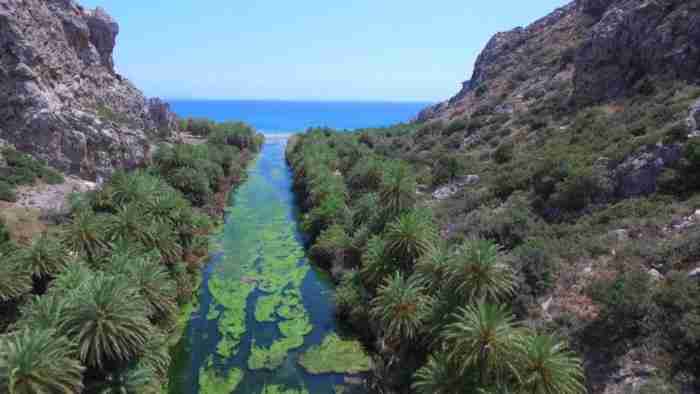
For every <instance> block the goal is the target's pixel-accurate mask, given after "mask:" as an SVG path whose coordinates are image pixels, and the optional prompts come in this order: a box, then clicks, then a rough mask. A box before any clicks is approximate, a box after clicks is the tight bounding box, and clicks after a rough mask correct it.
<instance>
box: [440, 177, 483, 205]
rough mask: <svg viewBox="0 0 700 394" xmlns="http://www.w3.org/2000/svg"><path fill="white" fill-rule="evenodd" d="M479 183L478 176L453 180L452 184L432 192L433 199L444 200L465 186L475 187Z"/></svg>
mask: <svg viewBox="0 0 700 394" xmlns="http://www.w3.org/2000/svg"><path fill="white" fill-rule="evenodd" d="M479 181H481V178H480V177H479V176H478V175H467V176H465V177H461V178H458V179H455V180H454V181H453V182H450V183H449V184H447V185H445V186H441V187H439V188H437V189H436V190H435V191H434V192H433V198H434V199H436V200H444V199H446V198H449V197H451V196H453V195H455V194H457V193H459V191H460V190H462V189H463V188H464V187H465V186H473V185H476V184H477V183H479Z"/></svg>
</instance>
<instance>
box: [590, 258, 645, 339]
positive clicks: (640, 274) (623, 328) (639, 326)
mask: <svg viewBox="0 0 700 394" xmlns="http://www.w3.org/2000/svg"><path fill="white" fill-rule="evenodd" d="M652 294H653V292H652V287H651V276H650V275H649V274H648V273H646V271H644V270H642V269H641V268H637V267H635V268H631V269H626V270H623V271H621V272H618V274H617V275H616V276H615V277H614V278H611V279H602V280H599V281H598V282H595V283H594V284H593V285H592V286H591V288H590V295H591V298H592V299H593V301H595V302H596V303H598V304H599V305H600V307H601V311H600V319H601V322H602V323H603V324H604V326H605V327H606V330H605V331H604V332H606V333H607V335H608V336H609V337H610V338H615V337H617V338H627V339H630V338H636V337H638V336H639V335H640V334H642V333H643V330H644V321H645V318H646V317H647V316H648V314H649V311H650V310H651V301H652Z"/></svg>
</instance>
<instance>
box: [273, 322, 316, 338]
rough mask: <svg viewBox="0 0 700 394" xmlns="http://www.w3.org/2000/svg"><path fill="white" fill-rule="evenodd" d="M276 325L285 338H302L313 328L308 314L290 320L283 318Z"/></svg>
mask: <svg viewBox="0 0 700 394" xmlns="http://www.w3.org/2000/svg"><path fill="white" fill-rule="evenodd" d="M277 326H278V327H279V329H280V332H281V333H282V335H284V336H285V337H287V338H295V337H302V338H303V337H304V336H306V335H309V334H310V333H311V330H313V326H312V325H311V322H310V321H309V317H308V316H303V317H299V318H296V319H292V320H285V321H282V322H279V323H278V324H277ZM302 342H303V339H302Z"/></svg>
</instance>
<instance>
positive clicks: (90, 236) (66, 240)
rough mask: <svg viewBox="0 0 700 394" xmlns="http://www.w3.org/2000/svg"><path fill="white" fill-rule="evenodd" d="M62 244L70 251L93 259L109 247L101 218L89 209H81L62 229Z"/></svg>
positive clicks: (89, 259) (93, 260) (90, 259)
mask: <svg viewBox="0 0 700 394" xmlns="http://www.w3.org/2000/svg"><path fill="white" fill-rule="evenodd" d="M63 244H64V246H65V247H66V248H68V250H69V251H70V252H73V253H78V254H81V255H84V256H86V257H87V259H88V261H90V262H95V260H96V259H97V258H98V257H99V256H100V255H101V254H102V252H103V251H105V250H107V249H108V248H109V243H108V242H107V237H106V234H105V225H104V221H103V220H102V218H101V217H100V216H98V215H96V214H95V212H93V211H92V210H90V209H82V210H80V211H78V212H76V213H75V215H73V219H72V220H71V221H70V223H68V224H67V225H66V226H65V227H64V229H63Z"/></svg>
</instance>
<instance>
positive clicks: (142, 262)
mask: <svg viewBox="0 0 700 394" xmlns="http://www.w3.org/2000/svg"><path fill="white" fill-rule="evenodd" d="M125 273H126V276H127V277H128V278H129V282H130V283H131V285H132V286H134V287H136V288H137V289H138V291H139V293H140V294H141V297H142V298H143V299H144V300H145V301H146V304H147V306H148V310H149V313H148V315H149V316H150V317H152V318H160V319H162V318H168V317H170V316H172V314H173V313H175V311H176V309H177V302H176V297H177V289H176V287H175V283H174V282H173V281H172V280H171V279H170V276H169V275H168V272H167V271H165V270H164V269H163V268H162V267H161V266H160V265H159V264H157V263H155V262H154V261H152V260H151V259H148V258H139V259H136V260H132V262H131V264H128V265H127V266H126V269H125Z"/></svg>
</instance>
